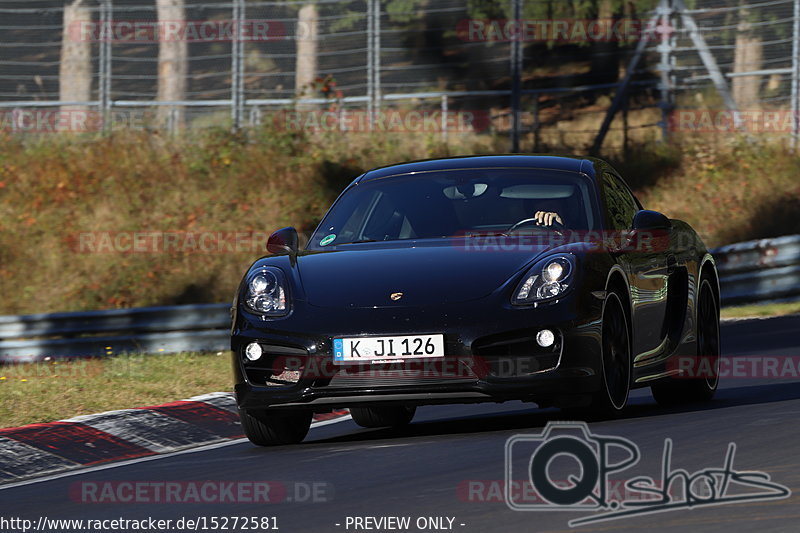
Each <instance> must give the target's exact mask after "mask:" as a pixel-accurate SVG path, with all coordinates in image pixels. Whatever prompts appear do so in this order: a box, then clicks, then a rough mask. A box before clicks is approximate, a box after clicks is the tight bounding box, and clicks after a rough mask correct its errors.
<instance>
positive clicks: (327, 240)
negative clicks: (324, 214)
mask: <svg viewBox="0 0 800 533" xmlns="http://www.w3.org/2000/svg"><path fill="white" fill-rule="evenodd" d="M335 238H336V234H335V233H331V234H330V235H328V236H327V237H323V238H322V240H321V241H319V245H320V246H326V245H328V244H330V243H332V242H333V240H334V239H335Z"/></svg>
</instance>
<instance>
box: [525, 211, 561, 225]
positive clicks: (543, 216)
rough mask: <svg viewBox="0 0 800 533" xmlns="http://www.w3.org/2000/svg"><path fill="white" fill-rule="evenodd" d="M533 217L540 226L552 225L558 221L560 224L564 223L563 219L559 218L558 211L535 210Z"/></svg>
mask: <svg viewBox="0 0 800 533" xmlns="http://www.w3.org/2000/svg"><path fill="white" fill-rule="evenodd" d="M533 218H534V219H535V220H536V223H537V224H539V225H540V226H552V225H553V222H558V223H559V224H561V225H562V226H563V225H564V221H562V220H561V217H560V216H559V215H558V213H554V212H552V211H537V212H536V214H535V215H533Z"/></svg>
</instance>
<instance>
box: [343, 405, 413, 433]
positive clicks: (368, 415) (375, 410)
mask: <svg viewBox="0 0 800 533" xmlns="http://www.w3.org/2000/svg"><path fill="white" fill-rule="evenodd" d="M416 411H417V408H416V407H406V406H402V405H400V406H394V405H393V406H388V407H351V408H350V415H351V416H352V417H353V421H354V422H355V423H356V424H358V425H359V426H361V427H365V428H382V427H400V426H405V425H407V424H408V423H409V422H411V419H412V418H414V413H415V412H416Z"/></svg>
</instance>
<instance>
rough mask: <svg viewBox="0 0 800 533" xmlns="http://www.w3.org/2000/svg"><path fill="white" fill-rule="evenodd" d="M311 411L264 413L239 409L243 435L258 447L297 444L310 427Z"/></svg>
mask: <svg viewBox="0 0 800 533" xmlns="http://www.w3.org/2000/svg"><path fill="white" fill-rule="evenodd" d="M311 416H312V413H311V411H297V412H287V413H266V412H265V411H249V410H244V409H239V418H240V419H241V421H242V427H243V428H244V434H245V435H246V436H247V438H248V439H250V442H252V443H253V444H257V445H258V446H275V445H279V444H297V443H298V442H300V441H302V440H303V439H304V438H305V437H306V435H307V434H308V430H309V428H310V427H311Z"/></svg>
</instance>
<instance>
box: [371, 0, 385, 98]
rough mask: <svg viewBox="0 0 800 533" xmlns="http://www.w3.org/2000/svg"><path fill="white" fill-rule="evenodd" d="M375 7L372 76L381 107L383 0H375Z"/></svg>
mask: <svg viewBox="0 0 800 533" xmlns="http://www.w3.org/2000/svg"><path fill="white" fill-rule="evenodd" d="M374 2H375V7H373V8H372V16H373V17H375V23H374V28H375V34H374V39H375V43H374V46H373V50H372V51H373V53H374V54H375V57H374V59H373V60H372V63H373V65H372V76H373V77H374V78H375V87H374V91H375V107H376V108H377V109H380V108H381V98H383V96H382V95H381V0H374Z"/></svg>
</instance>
